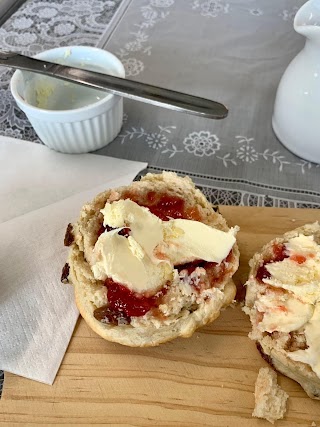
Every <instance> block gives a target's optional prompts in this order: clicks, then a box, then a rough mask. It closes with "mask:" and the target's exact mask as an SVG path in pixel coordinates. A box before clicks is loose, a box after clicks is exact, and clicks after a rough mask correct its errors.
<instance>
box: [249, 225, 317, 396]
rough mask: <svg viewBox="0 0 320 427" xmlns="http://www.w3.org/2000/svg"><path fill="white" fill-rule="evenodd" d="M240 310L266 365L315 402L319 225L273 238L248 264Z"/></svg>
mask: <svg viewBox="0 0 320 427" xmlns="http://www.w3.org/2000/svg"><path fill="white" fill-rule="evenodd" d="M250 267H251V270H250V274H249V279H248V281H247V283H246V287H247V291H246V299H245V307H244V311H245V313H247V314H248V315H249V316H250V320H251V323H252V332H251V333H250V334H249V336H250V338H251V339H253V340H255V341H256V342H257V347H258V349H259V351H260V352H261V354H262V356H263V357H264V359H265V360H267V361H268V362H269V363H270V364H271V365H272V366H273V367H274V368H275V369H277V370H278V371H279V372H281V373H283V374H284V375H286V376H288V377H290V378H292V379H293V380H295V381H297V382H298V383H299V384H300V385H301V386H302V387H303V389H304V390H305V391H306V393H307V394H308V396H310V397H311V398H313V399H320V226H319V224H318V222H316V223H314V224H307V225H305V226H303V227H300V228H297V229H295V230H293V231H290V232H288V233H286V234H284V236H283V237H281V238H276V239H274V240H272V241H271V242H270V243H268V244H267V245H265V246H264V247H263V248H262V251H261V253H257V254H255V255H254V257H253V258H252V259H251V261H250Z"/></svg>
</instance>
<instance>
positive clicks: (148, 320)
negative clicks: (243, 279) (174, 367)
mask: <svg viewBox="0 0 320 427" xmlns="http://www.w3.org/2000/svg"><path fill="white" fill-rule="evenodd" d="M236 231H237V229H236V228H235V229H229V228H228V226H227V224H226V221H225V220H224V218H223V217H222V216H221V215H220V214H219V213H217V212H215V211H214V209H213V207H212V205H211V204H210V203H209V202H208V201H207V200H206V198H205V196H204V195H203V194H202V193H201V192H200V191H199V190H198V189H196V188H195V186H194V184H193V183H192V181H191V180H190V179H189V178H187V177H185V178H180V177H178V176H177V175H176V174H174V173H170V172H163V173H162V174H147V175H146V176H145V177H143V178H142V179H141V180H140V181H138V182H134V183H132V184H131V185H130V186H127V187H121V188H118V189H113V190H108V191H106V192H103V193H101V194H99V195H98V196H97V197H96V198H95V199H94V200H93V201H92V202H91V203H88V204H86V205H84V206H83V208H82V210H81V212H80V218H79V219H78V221H77V222H76V223H74V224H72V225H69V226H68V230H67V234H66V239H65V244H67V245H68V246H70V252H69V257H68V261H67V265H66V267H65V269H64V274H63V275H64V279H66V280H68V281H69V282H70V283H72V284H73V286H74V290H75V298H76V303H77V306H78V308H79V310H80V313H81V315H82V317H83V318H84V319H85V321H86V322H87V324H88V325H89V326H90V327H91V328H92V329H93V330H94V331H95V332H96V333H97V334H99V335H100V336H101V337H103V338H104V339H106V340H109V341H114V342H118V343H120V344H123V345H127V346H133V347H144V346H155V345H158V344H160V343H163V342H166V341H169V340H172V339H174V338H176V337H179V336H181V337H189V336H191V335H192V334H193V332H194V331H195V330H196V329H197V328H199V327H201V326H203V325H206V324H207V323H209V322H212V321H213V320H214V319H216V318H217V317H218V316H219V314H220V311H221V309H222V308H223V307H226V306H227V305H229V304H230V303H231V302H232V301H233V299H234V297H235V292H236V288H235V285H234V283H233V281H232V276H233V274H234V272H235V271H236V270H237V268H238V264H239V251H238V247H237V244H236V239H235V234H236ZM213 260H215V261H213Z"/></svg>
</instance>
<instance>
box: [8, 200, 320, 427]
mask: <svg viewBox="0 0 320 427" xmlns="http://www.w3.org/2000/svg"><path fill="white" fill-rule="evenodd" d="M221 212H222V214H223V215H224V216H225V217H226V218H227V220H228V223H229V225H235V224H237V225H239V226H240V227H241V231H240V233H239V235H238V237H239V239H238V240H239V247H240V252H241V266H240V269H239V271H238V272H237V274H236V276H235V281H236V283H237V285H238V286H241V284H242V283H244V282H245V280H246V275H247V272H248V260H249V259H250V258H251V256H252V255H253V253H254V252H255V251H257V250H259V249H260V248H261V246H262V245H263V244H264V243H266V242H268V241H269V240H270V239H272V238H273V237H275V236H277V235H281V234H283V233H284V232H285V231H288V230H290V229H293V228H296V227H298V226H300V225H303V224H305V223H307V222H313V221H316V220H318V219H320V213H319V211H318V210H308V209H303V210H301V209H274V208H247V207H227V206H224V207H221ZM249 331H250V323H249V320H248V318H247V316H246V315H245V314H244V313H243V312H242V311H241V307H240V306H239V305H236V306H235V307H234V308H230V307H229V308H228V309H226V310H225V311H224V312H223V313H222V314H221V316H220V318H219V319H218V320H216V321H215V322H214V323H213V324H211V325H208V326H206V327H204V328H203V329H201V330H199V331H197V332H196V333H195V334H194V335H193V336H192V337H191V338H189V339H182V338H181V339H177V340H175V341H172V342H170V343H167V344H163V345H161V346H159V347H156V348H146V349H140V348H137V349H132V348H127V347H123V346H121V345H118V344H113V343H109V342H106V341H104V340H102V339H101V338H100V337H98V336H97V335H96V334H95V333H94V332H92V331H91V330H89V329H88V327H87V326H86V324H85V323H84V321H83V320H79V321H78V324H77V326H76V329H75V332H74V336H73V338H72V340H71V342H70V345H69V348H68V350H67V353H66V355H65V358H64V360H63V363H62V365H61V368H60V370H59V373H58V376H57V378H56V380H55V382H54V384H53V386H48V385H44V384H40V383H37V382H35V381H31V380H27V379H24V378H21V377H18V376H15V375H11V374H5V383H4V391H3V395H2V399H1V401H0V424H1V425H9V424H10V425H12V424H15V425H24V426H26V425H31V424H37V425H55V426H57V425H61V426H62V425H64V426H65V425H71V424H73V425H79V426H89V425H102V424H104V425H106V424H107V425H111V426H184V427H189V426H190V427H196V426H198V427H203V426H224V427H226V426H235V427H238V426H248V427H251V426H260V427H263V426H269V425H270V424H269V423H268V422H267V421H265V420H258V419H253V418H252V417H251V413H252V411H253V407H254V396H253V392H254V384H255V380H256V377H257V373H258V370H259V368H260V367H262V366H266V363H265V362H264V361H263V360H262V358H261V357H260V355H259V353H258V351H257V350H256V348H255V344H254V343H253V342H252V341H251V340H250V339H249V338H248V337H247V335H248V333H249ZM278 379H279V383H280V385H281V386H282V387H283V388H284V390H286V391H287V392H288V394H289V395H290V398H289V401H288V410H287V414H286V417H285V419H284V420H281V421H278V422H277V425H278V426H286V427H294V426H311V425H313V426H314V425H317V426H320V401H316V400H312V399H309V398H308V397H307V395H306V394H305V393H304V391H303V390H302V389H301V387H300V386H299V385H298V384H297V383H295V382H294V381H292V380H290V379H288V378H286V377H284V376H282V375H280V374H279V376H278ZM313 423H314V424H313Z"/></svg>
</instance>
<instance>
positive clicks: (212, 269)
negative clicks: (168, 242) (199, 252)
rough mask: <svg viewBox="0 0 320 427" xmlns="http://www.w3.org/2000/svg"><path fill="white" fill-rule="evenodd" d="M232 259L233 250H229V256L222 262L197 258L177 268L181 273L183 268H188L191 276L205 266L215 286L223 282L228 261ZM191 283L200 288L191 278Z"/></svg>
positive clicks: (211, 282) (209, 278)
mask: <svg viewBox="0 0 320 427" xmlns="http://www.w3.org/2000/svg"><path fill="white" fill-rule="evenodd" d="M231 260H232V250H231V251H230V252H229V254H228V256H227V257H226V258H225V259H224V260H223V261H221V263H220V264H218V263H216V262H208V261H204V260H195V261H192V262H188V263H186V264H180V265H176V266H175V267H174V268H176V269H177V270H178V271H179V273H180V271H182V270H187V273H188V276H190V275H191V274H192V273H193V272H194V270H195V269H196V268H197V267H199V268H204V269H205V270H206V274H207V278H208V280H209V283H210V286H211V287H212V286H214V285H215V284H217V283H219V282H221V281H222V280H223V278H224V276H225V274H226V273H227V270H228V263H229V262H230V261H231ZM190 285H191V286H193V287H195V288H198V287H199V285H196V283H195V281H193V280H191V281H190Z"/></svg>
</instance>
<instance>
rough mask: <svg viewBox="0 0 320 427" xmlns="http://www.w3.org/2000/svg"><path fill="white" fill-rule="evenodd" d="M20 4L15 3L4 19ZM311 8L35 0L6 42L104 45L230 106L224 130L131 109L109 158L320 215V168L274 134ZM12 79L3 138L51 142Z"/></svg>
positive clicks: (148, 78)
mask: <svg viewBox="0 0 320 427" xmlns="http://www.w3.org/2000/svg"><path fill="white" fill-rule="evenodd" d="M18 3H19V4H20V3H21V2H18V1H15V0H12V1H11V2H10V1H9V0H7V1H6V2H5V7H4V8H3V12H2V13H3V14H4V13H8V10H10V8H11V5H12V10H14V7H13V6H14V4H18ZM303 3H305V0H246V1H242V2H240V1H239V0H184V1H182V0H112V1H108V0H93V1H86V0H84V1H81V2H78V1H76V0H54V1H52V2H50V3H49V2H46V1H42V0H28V1H26V2H25V3H24V4H23V5H21V6H20V7H19V9H18V10H17V11H16V12H15V13H14V14H13V15H12V16H11V17H10V18H9V19H8V20H7V21H6V22H4V23H3V24H2V25H1V27H0V40H1V46H2V48H3V49H8V50H14V51H19V52H21V53H23V54H26V55H34V54H36V53H38V52H40V51H42V50H46V49H49V48H53V47H57V46H64V45H96V46H100V47H102V48H104V49H107V50H110V51H112V52H113V53H115V54H116V55H117V56H118V57H119V58H120V59H121V60H122V61H123V63H124V65H125V68H126V74H127V77H128V78H130V79H135V80H139V81H143V82H147V83H152V84H156V85H162V86H166V87H169V88H172V89H175V90H181V91H185V92H189V93H193V94H195V95H200V96H205V97H211V98H213V99H217V100H219V101H221V102H225V103H226V104H227V105H228V106H229V107H230V114H229V117H228V118H227V119H225V120H223V121H219V122H217V121H209V120H206V119H200V118H196V117H191V116H184V115H181V114H178V113H173V112H169V111H166V110H164V109H160V108H155V107H149V106H145V105H143V104H140V103H133V102H130V101H126V102H125V115H124V125H123V128H122V130H121V133H120V135H119V136H118V138H116V140H115V141H114V142H112V143H111V144H110V145H109V146H107V147H105V148H104V149H102V150H100V151H98V152H97V154H101V155H109V156H115V157H123V158H128V159H135V160H136V159H137V160H142V161H148V163H149V171H151V172H158V171H160V170H162V169H167V170H175V171H178V172H179V173H180V174H181V175H186V174H187V175H189V176H191V178H192V179H193V180H194V181H195V182H196V184H197V185H198V186H199V187H200V188H201V189H202V190H203V192H204V193H205V195H206V196H207V197H208V199H209V200H210V201H211V202H212V203H213V204H224V205H247V206H269V207H298V208H319V206H320V192H319V188H318V187H319V185H318V183H319V171H320V169H319V165H315V164H312V163H309V162H306V161H304V160H301V159H299V158H298V157H296V156H294V155H293V154H291V153H290V152H289V151H288V150H286V149H285V148H284V147H283V146H282V145H281V144H280V142H279V141H278V140H277V139H276V137H275V135H274V134H273V132H272V128H271V115H272V107H273V102H274V96H275V93H276V88H277V85H278V83H279V80H280V78H281V75H282V73H283V72H284V70H285V69H286V67H287V65H288V64H289V62H290V61H291V59H292V58H294V56H295V55H296V54H297V53H298V52H299V51H300V50H301V49H302V47H303V45H304V39H303V37H301V36H300V35H298V34H296V33H295V32H294V30H293V26H292V24H293V18H294V15H295V13H296V11H297V10H298V8H299V7H300V6H301V5H302V4H303ZM0 13H1V10H0ZM0 18H1V17H0ZM182 23H183V25H182ZM11 75H12V72H11V71H9V70H7V69H5V68H1V67H0V94H1V96H0V135H8V136H12V137H16V138H22V139H26V140H29V141H34V142H38V143H40V142H41V141H40V140H39V139H38V137H37V135H36V134H35V132H34V131H33V129H32V127H31V125H30V123H29V121H28V119H27V118H26V116H25V115H24V114H23V113H22V112H21V111H20V110H19V109H18V107H17V106H16V104H15V103H14V101H13V99H12V96H11V94H10V90H9V81H10V78H11ZM0 389H1V375H0Z"/></svg>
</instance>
